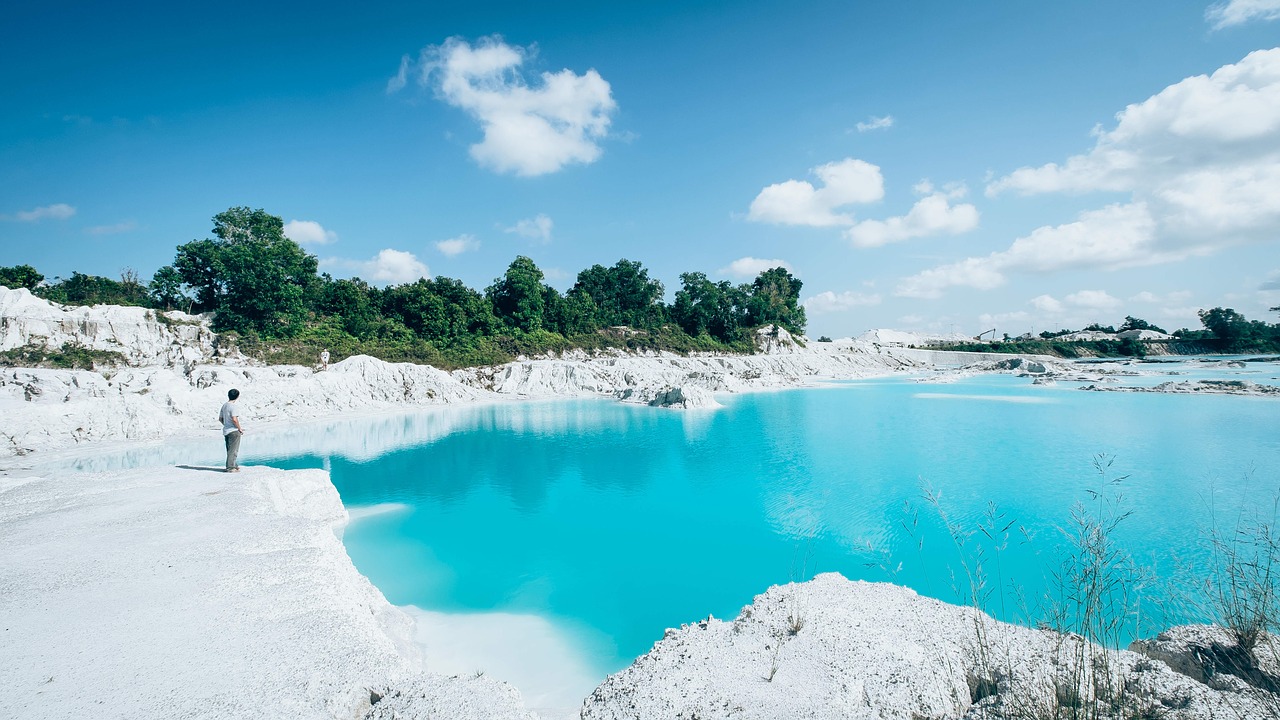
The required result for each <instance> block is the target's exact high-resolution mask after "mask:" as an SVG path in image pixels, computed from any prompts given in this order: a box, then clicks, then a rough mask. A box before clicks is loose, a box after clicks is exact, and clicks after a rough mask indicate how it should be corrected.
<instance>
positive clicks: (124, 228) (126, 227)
mask: <svg viewBox="0 0 1280 720" xmlns="http://www.w3.org/2000/svg"><path fill="white" fill-rule="evenodd" d="M137 229H138V223H136V222H134V221H132V220H125V221H124V222H118V223H116V224H114V225H94V226H93V227H88V228H85V229H84V231H85V232H87V233H89V234H90V235H119V234H120V233H127V232H131V231H133V230H137Z"/></svg>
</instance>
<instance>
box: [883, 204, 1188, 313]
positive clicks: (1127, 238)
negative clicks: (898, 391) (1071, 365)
mask: <svg viewBox="0 0 1280 720" xmlns="http://www.w3.org/2000/svg"><path fill="white" fill-rule="evenodd" d="M1198 252H1202V250H1200V249H1197V248H1184V249H1182V250H1181V251H1177V252H1175V251H1166V250H1161V249H1160V248H1158V247H1157V246H1156V242H1155V223H1154V221H1153V220H1152V218H1151V216H1150V213H1149V212H1148V211H1147V208H1146V206H1145V205H1144V204H1131V205H1111V206H1108V207H1105V208H1103V209H1101V210H1093V211H1089V212H1086V213H1082V214H1081V216H1080V219H1079V220H1077V221H1076V222H1072V223H1066V224H1064V225H1056V226H1046V227H1042V228H1037V229H1036V230H1034V231H1032V233H1031V234H1030V235H1027V236H1025V237H1021V238H1018V239H1017V240H1015V241H1014V242H1013V245H1011V246H1010V247H1009V249H1008V250H1003V251H1000V252H994V253H991V254H990V255H987V256H985V257H973V258H966V259H964V260H960V261H959V262H955V263H951V264H948V265H942V266H939V267H936V268H931V269H929V270H925V271H924V272H921V273H918V274H916V275H913V276H911V277H908V278H906V279H904V280H903V281H902V282H901V283H899V284H898V288H897V290H896V294H898V295H901V296H904V297H919V298H936V297H939V296H941V294H942V292H943V291H944V290H946V289H947V288H949V287H955V286H960V287H971V288H976V289H978V290H990V289H991V288H995V287H999V286H1000V285H1003V284H1004V283H1005V281H1006V273H1009V272H1016V271H1029V272H1041V273H1046V272H1052V271H1055V270H1062V269H1070V268H1092V269H1106V270H1115V269H1119V268H1123V267H1132V266H1137V265H1150V264H1155V263H1161V262H1169V261H1171V260H1176V259H1182V258H1185V257H1188V256H1189V255H1191V254H1195V253H1198Z"/></svg>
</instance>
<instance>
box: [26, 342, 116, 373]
mask: <svg viewBox="0 0 1280 720" xmlns="http://www.w3.org/2000/svg"><path fill="white" fill-rule="evenodd" d="M123 364H125V358H124V355H122V354H120V353H118V352H112V351H109V350H94V349H93V348H87V347H85V346H83V345H76V344H73V343H66V344H64V345H63V346H62V347H60V348H57V349H53V348H48V347H45V346H43V345H27V346H25V347H20V348H14V349H12V350H4V351H0V366H3V367H46V368H59V369H64V370H97V369H99V368H104V367H116V366H119V365H123Z"/></svg>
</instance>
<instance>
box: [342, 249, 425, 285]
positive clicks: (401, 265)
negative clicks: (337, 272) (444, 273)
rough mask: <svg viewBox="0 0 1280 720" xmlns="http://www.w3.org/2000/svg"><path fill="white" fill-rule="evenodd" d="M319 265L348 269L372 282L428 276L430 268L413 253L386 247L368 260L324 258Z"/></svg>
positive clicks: (384, 282) (396, 281)
mask: <svg viewBox="0 0 1280 720" xmlns="http://www.w3.org/2000/svg"><path fill="white" fill-rule="evenodd" d="M320 266H321V267H330V268H338V269H343V270H348V271H350V272H352V273H353V274H355V275H358V276H360V277H361V278H364V279H365V280H368V281H369V282H373V283H383V284H400V283H408V282H413V281H415V280H417V279H419V278H428V279H429V278H430V277H431V270H430V269H429V268H427V266H426V264H424V263H423V262H422V261H421V260H419V259H418V258H417V257H416V256H414V254H413V253H410V252H405V251H403V250H392V249H391V248H387V249H385V250H380V251H378V254H377V255H375V256H374V257H373V258H372V259H369V260H348V259H345V258H325V259H324V260H321V261H320Z"/></svg>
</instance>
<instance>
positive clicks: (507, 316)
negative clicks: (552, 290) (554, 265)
mask: <svg viewBox="0 0 1280 720" xmlns="http://www.w3.org/2000/svg"><path fill="white" fill-rule="evenodd" d="M485 295H486V296H488V298H489V302H491V303H492V304H493V313H494V315H497V316H498V318H499V319H500V320H502V321H503V322H505V323H506V324H507V325H508V326H510V327H512V328H515V329H517V330H523V331H524V332H535V331H537V330H541V329H542V323H543V316H544V314H545V311H546V304H547V301H546V294H545V293H544V291H543V289H542V271H541V270H539V269H538V266H537V265H535V264H534V262H533V260H531V259H529V258H527V257H525V256H524V255H520V256H518V257H516V259H515V260H513V261H512V262H511V265H510V266H508V267H507V272H506V273H505V274H504V275H503V276H502V277H500V278H497V279H495V280H494V281H493V285H490V286H489V287H488V288H487V289H486V290H485Z"/></svg>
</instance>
